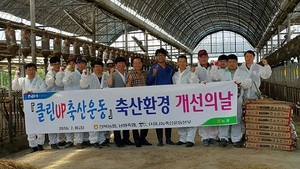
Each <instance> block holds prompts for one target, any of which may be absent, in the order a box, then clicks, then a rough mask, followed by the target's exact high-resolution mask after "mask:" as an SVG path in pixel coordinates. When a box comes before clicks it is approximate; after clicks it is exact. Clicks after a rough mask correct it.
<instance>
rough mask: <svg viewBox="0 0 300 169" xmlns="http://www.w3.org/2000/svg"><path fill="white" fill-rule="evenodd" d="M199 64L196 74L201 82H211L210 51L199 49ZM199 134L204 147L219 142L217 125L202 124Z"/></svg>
mask: <svg viewBox="0 0 300 169" xmlns="http://www.w3.org/2000/svg"><path fill="white" fill-rule="evenodd" d="M198 61H199V62H198V66H197V67H196V74H197V77H198V79H199V80H200V82H204V83H208V82H211V79H210V70H211V66H210V64H209V63H208V53H207V51H206V50H199V52H198ZM199 135H200V136H201V139H202V144H203V146H204V147H208V146H209V145H214V144H217V141H216V138H217V136H218V127H217V126H201V127H199Z"/></svg>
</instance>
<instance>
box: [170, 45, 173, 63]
mask: <svg viewBox="0 0 300 169" xmlns="http://www.w3.org/2000/svg"><path fill="white" fill-rule="evenodd" d="M170 58H171V61H173V46H172V45H170Z"/></svg>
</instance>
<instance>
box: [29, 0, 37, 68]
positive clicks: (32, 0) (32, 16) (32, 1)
mask: <svg viewBox="0 0 300 169" xmlns="http://www.w3.org/2000/svg"><path fill="white" fill-rule="evenodd" d="M30 22H31V34H30V41H31V56H32V63H35V64H36V56H35V32H34V31H33V29H34V28H35V0H30Z"/></svg>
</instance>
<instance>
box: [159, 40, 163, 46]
mask: <svg viewBox="0 0 300 169" xmlns="http://www.w3.org/2000/svg"><path fill="white" fill-rule="evenodd" d="M159 46H160V48H162V41H161V39H160V40H159Z"/></svg>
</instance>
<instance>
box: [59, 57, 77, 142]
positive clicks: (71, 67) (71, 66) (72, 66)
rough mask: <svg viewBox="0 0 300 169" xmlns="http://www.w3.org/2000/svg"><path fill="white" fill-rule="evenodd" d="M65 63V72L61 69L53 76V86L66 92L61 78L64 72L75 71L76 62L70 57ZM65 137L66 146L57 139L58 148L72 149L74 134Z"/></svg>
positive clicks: (67, 134) (66, 134)
mask: <svg viewBox="0 0 300 169" xmlns="http://www.w3.org/2000/svg"><path fill="white" fill-rule="evenodd" d="M66 62H67V64H68V65H67V68H66V69H65V70H63V69H62V68H61V69H60V71H59V72H57V73H56V75H55V81H54V83H55V85H57V86H60V87H62V88H63V89H64V90H66V89H65V88H64V83H63V82H62V80H63V78H64V77H65V72H64V71H67V69H68V71H69V72H74V71H75V65H76V61H75V58H73V57H70V58H68V60H66ZM65 137H66V142H67V143H66V144H60V142H61V141H62V139H60V138H61V137H60V136H59V137H58V141H59V143H58V145H59V146H65V148H70V147H74V144H73V141H74V133H65Z"/></svg>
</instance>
